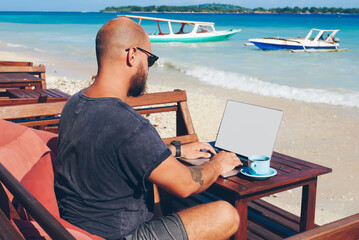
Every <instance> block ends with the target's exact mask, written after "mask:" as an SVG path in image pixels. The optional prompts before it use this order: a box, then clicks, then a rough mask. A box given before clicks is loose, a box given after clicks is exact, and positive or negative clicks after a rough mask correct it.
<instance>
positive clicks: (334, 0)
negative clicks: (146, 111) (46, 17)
mask: <svg viewBox="0 0 359 240" xmlns="http://www.w3.org/2000/svg"><path fill="white" fill-rule="evenodd" d="M213 2H215V3H221V4H233V5H237V6H241V7H247V8H255V7H264V8H273V7H286V6H289V7H295V6H298V7H342V6H344V8H359V0H217V1H213V0H212V1H211V0H197V1H196V0H195V1H193V0H133V1H128V0H127V1H124V0H0V11H89V12H97V11H99V10H101V9H104V8H106V7H109V6H115V7H117V6H127V5H138V6H150V5H178V6H183V5H196V4H203V3H213Z"/></svg>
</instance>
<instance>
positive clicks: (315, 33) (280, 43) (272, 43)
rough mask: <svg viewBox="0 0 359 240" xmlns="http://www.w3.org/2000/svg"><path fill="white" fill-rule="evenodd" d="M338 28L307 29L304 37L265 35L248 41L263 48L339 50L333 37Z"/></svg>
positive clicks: (337, 40) (337, 39) (337, 42)
mask: <svg viewBox="0 0 359 240" xmlns="http://www.w3.org/2000/svg"><path fill="white" fill-rule="evenodd" d="M338 31H339V30H338V29H335V30H328V29H316V28H313V29H311V30H310V31H309V33H308V34H307V36H306V37H296V38H283V37H265V38H252V39H249V40H248V41H249V42H251V43H252V44H254V45H255V46H257V47H258V48H260V49H263V50H281V49H291V50H297V49H298V50H304V51H306V50H308V49H309V50H314V49H315V50H334V51H335V50H339V49H338V48H339V41H340V40H339V38H336V37H334V36H335V34H336V33H337V32H338Z"/></svg>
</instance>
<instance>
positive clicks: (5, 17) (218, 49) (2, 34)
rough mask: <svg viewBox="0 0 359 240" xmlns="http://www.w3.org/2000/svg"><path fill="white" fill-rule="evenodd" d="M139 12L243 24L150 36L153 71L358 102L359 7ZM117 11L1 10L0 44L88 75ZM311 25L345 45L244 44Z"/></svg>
mask: <svg viewBox="0 0 359 240" xmlns="http://www.w3.org/2000/svg"><path fill="white" fill-rule="evenodd" d="M121 14H122V13H121ZM127 14H128V13H127ZM139 15H142V16H152V17H161V18H169V19H180V20H195V21H210V22H215V23H216V25H215V26H216V29H217V30H225V29H238V28H240V29H242V31H241V32H240V33H238V34H236V35H235V36H233V37H232V38H230V39H229V40H228V41H224V42H211V43H189V44H188V43H153V44H152V52H153V53H154V54H156V55H158V56H159V57H160V59H159V61H158V63H157V64H155V65H154V71H162V72H163V73H164V74H165V73H166V71H175V72H176V71H177V72H178V73H179V74H185V75H187V76H190V77H192V78H194V79H195V80H194V81H201V82H203V83H205V84H208V85H214V86H221V87H225V88H235V89H239V90H242V91H247V92H252V93H256V94H261V95H266V96H277V97H283V98H287V99H296V100H301V101H306V102H317V103H328V104H333V105H341V106H350V107H359V15H304V14H303V15H299V14H298V15H297V14H294V15H286V14H187V13H186V14H181V13H141V14H139ZM116 16H117V14H115V13H87V12H86V13H82V12H66V13H64V12H0V52H1V51H11V52H15V53H19V54H24V55H28V56H33V57H34V58H35V59H39V61H41V63H45V65H46V67H47V72H48V73H50V74H55V75H56V74H57V75H62V76H67V77H71V78H77V79H89V76H90V75H92V74H95V73H96V61H95V51H94V41H95V36H96V33H97V31H98V30H99V28H100V27H101V26H102V25H103V24H104V23H105V22H107V21H108V20H110V19H112V18H115V17H116ZM143 27H144V28H145V30H146V31H148V32H155V31H156V30H157V27H156V26H155V25H150V23H149V22H146V21H144V22H143ZM311 28H323V29H340V32H339V33H338V34H337V35H336V36H337V37H339V38H340V40H341V42H340V43H341V46H340V47H341V48H347V49H349V50H348V51H343V52H333V53H291V52H290V51H286V50H281V51H262V50H259V49H257V48H256V47H254V46H244V43H246V42H248V39H249V38H258V37H270V36H271V37H276V36H281V37H297V36H305V35H306V34H307V33H308V31H309V30H310V29H311ZM0 58H1V56H0ZM79 69H81V70H79ZM55 71H56V73H55ZM150 74H151V73H150ZM179 80H180V79H179Z"/></svg>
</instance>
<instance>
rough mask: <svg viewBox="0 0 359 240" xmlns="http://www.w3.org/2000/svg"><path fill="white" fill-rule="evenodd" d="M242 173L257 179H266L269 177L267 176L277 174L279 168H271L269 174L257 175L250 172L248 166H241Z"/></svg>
mask: <svg viewBox="0 0 359 240" xmlns="http://www.w3.org/2000/svg"><path fill="white" fill-rule="evenodd" d="M241 173H242V174H243V175H245V176H247V177H250V178H255V179H258V180H264V179H267V178H270V177H273V176H275V175H276V174H277V170H275V169H273V168H269V173H268V174H264V175H256V174H251V173H249V171H248V167H244V168H241Z"/></svg>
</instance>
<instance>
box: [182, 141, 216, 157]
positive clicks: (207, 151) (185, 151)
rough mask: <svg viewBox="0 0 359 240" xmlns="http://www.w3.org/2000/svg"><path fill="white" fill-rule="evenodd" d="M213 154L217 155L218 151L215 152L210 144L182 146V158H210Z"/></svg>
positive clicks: (198, 143)
mask: <svg viewBox="0 0 359 240" xmlns="http://www.w3.org/2000/svg"><path fill="white" fill-rule="evenodd" d="M211 153H212V154H213V155H216V151H214V149H213V147H212V146H211V145H210V144H209V143H205V142H194V143H188V144H183V145H182V146H181V157H183V158H188V159H195V158H201V157H203V158H210V157H211Z"/></svg>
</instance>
